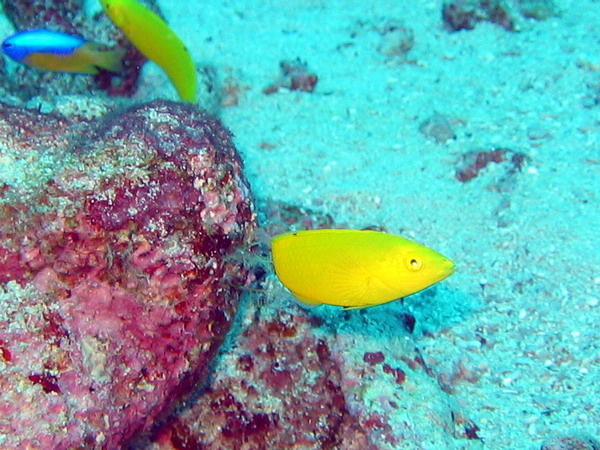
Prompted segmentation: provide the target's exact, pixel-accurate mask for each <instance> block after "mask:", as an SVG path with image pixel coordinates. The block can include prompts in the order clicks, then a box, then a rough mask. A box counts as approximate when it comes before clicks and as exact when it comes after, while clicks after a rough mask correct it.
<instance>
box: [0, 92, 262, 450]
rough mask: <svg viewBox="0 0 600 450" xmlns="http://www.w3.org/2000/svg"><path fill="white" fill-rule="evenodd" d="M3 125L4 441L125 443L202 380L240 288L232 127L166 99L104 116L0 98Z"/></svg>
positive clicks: (245, 223)
mask: <svg viewBox="0 0 600 450" xmlns="http://www.w3.org/2000/svg"><path fill="white" fill-rule="evenodd" d="M0 130H2V131H3V135H7V136H8V137H7V139H6V140H4V141H3V142H2V143H0V157H1V158H2V160H3V161H4V162H5V163H7V162H10V164H12V171H11V172H10V174H11V176H9V175H8V172H6V171H4V172H1V173H0V175H2V178H3V184H2V190H1V191H0V192H1V195H2V198H1V200H0V208H1V214H0V387H1V390H0V411H1V415H2V421H1V423H0V446H2V447H3V448H76V447H77V448H83V447H85V448H117V447H119V446H122V445H126V444H127V443H128V442H130V441H131V440H132V439H136V438H138V439H139V436H140V434H141V433H144V432H147V431H149V430H150V429H151V427H152V425H153V423H154V422H155V421H156V420H158V419H160V418H161V417H162V416H163V415H165V414H168V412H169V410H170V408H171V407H172V406H173V404H174V403H176V402H177V401H178V400H180V399H181V398H182V397H184V396H185V395H186V394H187V393H188V392H189V391H190V389H191V387H192V386H193V385H194V384H195V383H196V382H197V381H198V380H200V379H202V377H203V376H204V375H205V372H206V369H207V367H208V365H209V363H210V361H211V359H212V357H213V355H214V353H215V351H216V349H217V348H218V346H219V345H220V343H221V341H222V339H223V337H224V335H225V333H226V332H227V330H228V328H229V324H230V320H231V318H232V316H233V315H234V313H235V310H236V307H237V302H238V298H239V292H238V290H237V288H235V287H234V286H239V285H243V284H244V283H245V282H246V279H247V272H246V270H245V268H244V267H242V266H241V264H240V263H237V262H236V261H235V258H232V256H231V254H232V252H234V251H235V250H236V249H237V248H238V247H239V246H241V245H244V244H245V243H246V242H247V241H248V240H249V238H250V235H251V232H252V230H253V227H254V214H253V212H252V204H251V200H250V193H249V187H248V185H247V182H246V181H245V179H244V177H243V174H242V164H241V162H240V159H239V157H238V155H237V152H236V150H235V148H234V147H233V145H232V142H231V136H230V134H229V132H228V131H227V130H225V129H224V128H223V126H222V125H221V124H220V123H219V122H218V121H217V120H216V119H214V118H212V117H210V116H208V115H206V114H204V113H203V112H200V111H198V110H197V109H195V108H194V107H192V106H188V105H181V104H177V103H170V102H155V103H152V104H149V105H144V106H139V107H136V108H133V109H130V110H128V111H125V112H124V113H122V114H120V115H114V116H112V117H110V118H108V119H105V120H103V121H102V122H99V123H94V122H85V121H82V120H78V121H75V120H71V119H67V118H64V117H59V116H50V115H41V114H39V113H37V112H31V111H27V110H21V109H17V108H10V107H7V106H0ZM50 163H51V164H50ZM44 164H46V165H44ZM40 167H41V168H40ZM18 170H22V171H23V173H22V174H21V176H18ZM28 174H29V176H28ZM32 174H33V175H32ZM257 423H260V419H257Z"/></svg>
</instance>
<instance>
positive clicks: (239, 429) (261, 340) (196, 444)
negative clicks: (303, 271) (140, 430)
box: [155, 307, 375, 450]
mask: <svg viewBox="0 0 600 450" xmlns="http://www.w3.org/2000/svg"><path fill="white" fill-rule="evenodd" d="M246 323H247V325H248V327H247V328H245V329H244V331H243V332H242V333H241V335H239V336H236V345H235V347H234V348H232V349H230V351H229V352H228V353H227V354H226V355H224V357H223V358H222V359H221V360H220V361H219V364H218V366H217V368H216V370H215V375H214V378H212V379H211V382H210V384H208V385H207V386H206V389H205V390H204V391H203V392H202V393H201V394H200V395H199V397H198V399H197V401H196V403H195V404H194V405H193V406H191V408H189V409H187V410H185V411H184V412H183V413H182V414H180V415H179V416H178V417H177V418H175V419H174V420H173V421H172V422H171V423H170V424H168V426H166V427H165V428H164V429H163V430H162V431H161V433H158V434H157V437H156V439H155V445H156V446H157V448H161V449H173V448H175V449H184V448H203V449H223V448H227V449H259V448H261V449H262V448H304V449H334V448H344V449H348V450H352V449H361V450H370V449H374V448H375V446H374V445H373V444H372V443H371V442H370V441H369V438H368V436H367V432H366V431H365V430H364V429H363V427H362V426H361V425H360V424H359V422H358V420H357V418H356V417H355V416H354V415H353V414H352V413H351V412H350V411H349V409H348V407H347V404H346V399H345V396H344V393H343V391H342V387H341V385H340V384H341V373H340V368H339V366H338V364H337V363H336V362H335V359H334V357H333V355H332V354H331V351H330V348H329V344H328V342H327V340H326V339H325V338H319V337H316V336H315V335H314V333H313V325H312V324H311V323H310V321H309V318H308V317H307V316H305V315H298V316H295V315H293V314H289V313H287V312H280V313H275V316H274V317H273V316H271V317H268V315H267V314H265V313H261V312H259V311H256V310H254V311H253V310H252V307H249V310H248V311H246Z"/></svg>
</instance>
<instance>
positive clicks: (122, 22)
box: [100, 0, 197, 103]
mask: <svg viewBox="0 0 600 450" xmlns="http://www.w3.org/2000/svg"><path fill="white" fill-rule="evenodd" d="M100 3H101V4H102V7H103V8H104V11H105V12H106V14H107V15H108V17H109V18H110V20H111V21H112V22H113V23H114V24H115V25H116V27H117V28H119V29H120V30H121V31H122V32H123V34H124V35H125V36H126V37H127V39H129V40H130V41H131V43H132V44H133V45H134V46H135V47H136V48H137V49H138V50H139V51H140V53H142V54H143V55H144V56H145V57H146V58H148V59H149V60H150V61H153V62H155V63H156V64H158V65H159V66H160V67H161V68H162V69H163V70H164V71H165V73H166V74H167V76H168V77H169V78H170V80H171V82H172V83H173V85H174V86H175V89H177V93H178V94H179V97H180V98H181V99H182V100H185V101H188V102H192V103H193V102H195V101H196V83H197V80H196V67H195V65H194V61H192V57H191V56H190V53H189V51H188V49H187V48H186V46H185V45H184V44H183V42H182V41H181V39H179V37H178V36H177V35H176V34H175V32H174V31H173V30H172V29H171V28H169V26H168V25H167V24H166V23H165V21H164V20H162V19H161V18H160V17H158V16H157V15H156V14H154V13H153V12H152V11H150V10H149V9H148V8H146V7H145V6H143V5H142V4H141V3H139V2H137V1H136V0H100Z"/></svg>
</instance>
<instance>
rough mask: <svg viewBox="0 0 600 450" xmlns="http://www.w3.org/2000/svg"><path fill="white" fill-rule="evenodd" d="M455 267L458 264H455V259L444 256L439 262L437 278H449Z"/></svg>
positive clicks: (439, 279) (440, 279)
mask: <svg viewBox="0 0 600 450" xmlns="http://www.w3.org/2000/svg"><path fill="white" fill-rule="evenodd" d="M455 267H456V264H454V262H453V261H451V260H449V259H448V258H444V259H443V260H442V261H441V262H440V264H439V269H438V272H437V276H436V278H437V280H438V281H442V280H443V279H445V278H448V277H449V276H450V275H452V274H453V273H454V268H455Z"/></svg>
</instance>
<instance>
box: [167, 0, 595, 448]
mask: <svg viewBox="0 0 600 450" xmlns="http://www.w3.org/2000/svg"><path fill="white" fill-rule="evenodd" d="M290 3H291V2H284V1H275V0H271V1H262V2H253V1H248V2H227V1H217V2H212V3H208V2H199V1H198V2H174V1H171V2H169V1H166V0H163V1H161V7H162V8H163V11H164V12H165V14H166V17H167V19H168V20H169V22H170V23H171V25H172V26H173V28H175V29H176V30H177V31H178V32H179V33H180V35H181V37H182V39H183V40H184V41H185V42H186V43H187V44H188V45H189V47H190V50H191V52H192V54H193V55H194V57H195V58H196V59H197V61H199V62H200V63H201V64H203V65H212V66H214V67H216V69H217V73H218V74H219V76H220V77H221V78H225V77H226V76H227V74H228V73H231V74H232V76H233V77H235V78H236V79H237V80H238V82H239V83H240V85H244V86H247V87H248V88H249V89H248V90H247V91H245V92H244V93H243V94H242V95H241V97H240V103H239V105H238V106H234V107H229V108H225V109H223V110H222V111H221V112H220V115H221V117H222V118H223V120H224V122H225V123H226V125H227V126H228V127H230V128H231V129H232V130H233V132H234V134H235V135H236V143H237V145H238V148H239V149H240V150H241V152H242V154H243V156H244V158H245V161H246V165H247V176H248V178H249V180H250V182H251V184H252V186H253V188H254V193H255V195H256V197H257V199H258V203H259V204H264V203H265V202H266V201H268V200H271V199H273V200H283V201H286V202H291V203H293V204H297V205H303V206H307V207H313V208H317V209H320V210H323V211H325V212H328V213H330V214H332V215H333V217H334V218H335V220H336V222H338V223H344V224H346V225H347V226H350V227H364V226H369V225H382V226H384V227H385V228H386V229H387V230H388V231H390V232H395V233H399V232H402V234H403V235H405V236H408V237H413V238H414V239H416V240H418V241H420V242H422V243H425V244H426V245H429V246H431V247H432V248H435V249H437V250H439V251H440V252H442V253H444V254H446V255H448V256H450V257H451V258H452V259H453V260H455V261H456V263H457V266H458V271H457V273H456V274H455V275H453V276H452V277H451V278H450V279H449V280H447V281H446V282H444V283H443V286H442V287H440V288H439V289H437V291H435V295H431V294H421V295H417V296H415V297H413V298H411V299H408V300H407V305H409V307H410V308H411V309H412V312H413V313H414V314H415V315H416V316H417V319H418V328H417V330H418V332H417V335H416V336H415V338H414V343H415V344H416V345H417V346H418V347H420V348H421V350H422V352H423V355H424V357H425V360H426V361H428V362H429V364H430V365H431V367H432V369H433V370H434V371H436V373H438V374H450V373H451V372H453V371H455V370H456V368H457V367H458V366H457V364H458V362H459V361H460V362H461V364H463V365H464V366H465V367H466V368H467V369H468V370H470V371H473V372H474V373H476V374H477V375H478V377H479V380H478V381H476V382H466V381H465V382H458V383H457V384H456V385H455V386H454V394H453V395H452V396H451V397H452V398H451V399H448V402H449V403H453V402H455V403H456V404H457V405H459V408H460V410H461V411H462V413H463V414H464V415H465V416H466V417H468V418H469V419H471V420H472V421H473V422H474V423H476V424H477V425H478V426H479V428H480V431H479V433H478V434H479V436H480V437H482V438H483V439H484V440H485V444H486V446H487V447H488V448H515V449H517V448H519V449H522V448H532V449H533V448H539V445H540V443H541V442H542V441H543V440H545V439H547V438H548V437H549V436H552V435H554V434H556V433H559V434H561V433H567V434H568V433H571V432H574V431H584V432H588V433H591V434H594V433H595V434H596V437H598V432H599V430H598V424H600V410H599V408H598V403H599V402H598V399H600V381H599V377H598V370H599V367H600V349H599V346H600V345H599V342H600V341H599V339H598V337H599V333H600V328H599V327H598V322H599V319H600V306H599V304H598V303H599V300H600V294H599V293H598V288H599V286H600V257H599V250H600V238H599V237H598V235H599V231H600V213H599V206H600V205H599V198H598V193H599V192H600V151H599V139H598V136H599V134H598V133H599V132H600V125H599V123H600V122H599V112H600V106H595V105H594V104H593V97H594V96H600V74H599V73H598V69H599V68H600V35H598V33H597V30H598V24H600V2H596V1H592V0H579V1H575V0H573V1H568V0H562V1H560V2H559V5H560V9H561V11H562V14H561V17H558V18H552V19H549V20H547V21H544V22H537V21H527V20H523V21H522V22H520V26H521V28H522V30H521V31H520V32H518V33H511V32H508V31H506V30H504V29H502V28H501V27H499V26H497V25H493V24H490V23H482V24H480V25H478V26H477V27H476V29H475V30H473V31H463V32H458V33H449V32H448V31H445V30H444V29H443V28H442V24H441V19H440V14H441V13H440V12H441V0H436V1H420V2H413V1H408V0H400V1H396V2H393V4H392V3H391V2H383V1H380V2H365V1H349V0H348V1H342V0H334V1H325V0H322V1H318V0H304V1H299V2H294V5H293V6H289V4H290ZM386 18H393V19H398V20H400V21H401V22H402V23H404V24H405V25H406V26H408V27H410V28H412V30H413V31H414V34H415V46H414V48H413V49H412V50H411V51H410V52H409V54H408V59H409V60H411V61H413V63H410V64H409V63H402V62H401V60H400V59H398V60H396V61H394V60H390V59H389V58H386V57H385V56H384V55H382V54H380V53H378V52H377V46H378V45H379V44H380V42H381V39H382V37H381V35H380V34H379V33H378V32H377V31H376V30H375V29H374V28H375V27H377V26H381V25H382V24H383V23H384V21H385V19H386ZM353 35H354V36H353ZM345 44H347V45H345ZM296 57H299V58H301V59H302V60H303V61H306V62H307V64H308V67H309V69H310V70H312V71H314V72H315V73H316V74H317V75H318V76H319V82H318V85H317V89H316V91H315V92H314V93H313V94H308V93H303V92H281V93H277V94H274V95H269V96H267V95H264V94H263V93H262V92H261V90H262V89H263V88H264V87H266V86H267V85H269V84H271V83H272V82H274V81H275V80H276V78H277V77H278V75H279V68H278V64H279V62H280V61H281V60H285V59H294V58H296ZM593 86H597V87H596V88H595V89H596V90H595V91H594V88H593ZM436 111H437V112H439V113H441V114H443V115H445V116H446V117H448V118H449V119H450V120H451V121H452V122H453V124H454V128H455V132H456V134H457V139H456V140H455V141H450V142H448V143H447V144H437V143H435V142H434V141H433V140H431V139H428V138H426V137H424V136H423V135H422V134H421V133H420V132H419V125H420V124H421V123H422V122H423V121H424V120H425V119H427V118H428V117H430V116H431V115H432V114H433V113H434V112H436ZM263 142H265V143H268V144H270V145H272V146H273V147H274V148H272V149H263V148H261V143H263ZM497 147H502V148H509V149H511V150H513V151H516V152H522V153H525V154H527V155H528V156H529V157H530V162H529V163H528V165H527V166H526V167H525V168H524V170H523V171H522V172H521V173H517V174H515V175H514V176H512V177H510V176H509V178H508V181H506V182H504V183H502V186H503V189H502V190H501V191H499V190H498V189H490V186H492V187H493V186H496V185H497V183H498V181H499V180H500V179H501V178H502V177H506V176H507V175H506V174H507V170H508V168H509V166H510V165H509V164H508V163H503V164H491V165H490V166H488V167H487V168H486V169H485V170H483V171H482V172H481V174H480V176H479V177H478V178H476V179H475V180H473V181H471V182H469V183H460V182H458V181H457V179H456V178H455V176H454V173H455V170H456V168H457V167H458V160H459V156H460V155H461V154H463V153H465V152H467V151H470V150H491V149H493V148H497ZM499 224H500V226H499ZM278 292H279V297H277V298H276V299H274V300H273V301H274V302H278V303H281V302H283V303H286V302H288V298H287V297H286V298H282V296H281V291H280V290H279V291H278ZM315 311H316V312H315ZM315 311H310V312H308V313H309V314H319V315H321V316H323V317H326V318H327V320H328V324H329V325H330V326H331V327H332V328H337V331H338V333H341V335H342V336H346V337H345V338H344V339H346V338H347V336H348V335H347V334H344V333H345V332H347V331H348V330H354V331H355V332H356V331H357V330H362V333H361V334H363V335H362V336H360V339H356V345H357V346H358V347H357V348H356V349H355V352H356V354H355V355H354V356H355V359H357V360H358V359H359V358H360V355H362V354H363V353H364V351H372V350H373V349H374V347H373V346H375V347H376V348H378V349H382V350H384V352H386V351H387V352H388V353H387V354H390V352H391V353H393V352H394V348H393V345H392V343H393V342H394V339H398V336H395V333H396V334H401V332H398V331H396V330H397V326H396V325H395V324H394V322H393V321H394V320H395V319H393V315H392V314H391V312H394V311H402V306H401V305H399V304H392V305H387V306H382V307H380V308H375V309H373V310H369V311H366V312H365V313H363V314H359V313H355V314H354V315H353V316H350V317H349V318H348V319H347V320H348V322H349V323H346V322H344V320H343V319H342V315H341V314H340V313H339V312H338V311H337V310H335V309H333V308H326V307H325V308H321V309H319V310H315ZM386 320H389V321H390V322H389V323H388V324H387V325H386V324H385V323H383V324H382V322H381V321H384V322H385V321H386ZM423 331H428V332H429V333H428V334H426V335H423V334H422V332H423ZM477 334H479V335H480V336H482V337H484V338H485V339H486V340H487V345H481V343H480V341H479V340H478V336H477ZM365 336H367V337H366V338H365ZM338 340H339V339H338ZM359 341H360V343H362V346H360V343H359ZM340 351H341V352H343V351H347V348H346V349H345V350H344V349H340ZM347 357H350V356H348V355H347ZM370 383H371V384H372V385H373V386H375V388H377V386H378V384H377V383H378V381H377V380H375V381H370ZM388 387H389V386H386V385H385V382H384V380H381V391H382V392H384V391H386V389H388ZM424 392H427V390H423V392H422V394H423V393H424ZM423 400H424V398H423V397H419V392H418V391H417V392H416V393H414V400H413V401H415V402H423ZM404 401H410V400H409V399H404ZM365 408H374V410H376V409H377V406H372V405H371V406H369V405H365ZM413 425H415V424H413ZM417 425H418V424H417ZM421 426H423V427H431V428H435V424H433V425H432V424H421ZM440 439H441V440H438V441H433V442H430V443H428V444H426V443H423V444H422V445H423V447H428V448H444V447H446V446H456V447H463V446H464V447H465V448H471V447H476V446H477V445H478V443H477V442H476V441H469V440H464V439H460V438H457V439H454V440H453V439H452V438H451V436H449V435H448V436H446V438H445V439H442V438H440ZM446 439H449V440H446ZM449 442H450V443H449ZM413 445H415V448H419V446H420V445H419V444H418V443H414V442H413ZM402 448H407V447H402Z"/></svg>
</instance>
